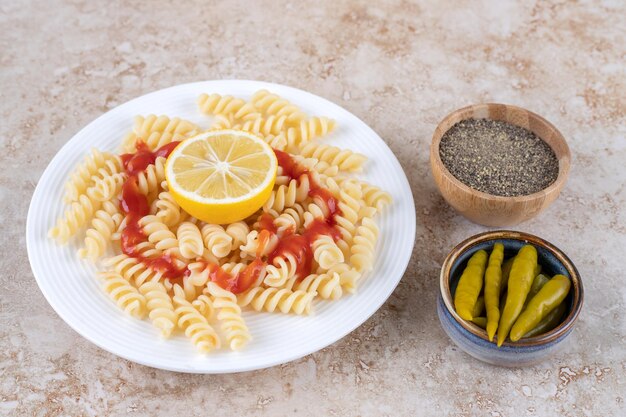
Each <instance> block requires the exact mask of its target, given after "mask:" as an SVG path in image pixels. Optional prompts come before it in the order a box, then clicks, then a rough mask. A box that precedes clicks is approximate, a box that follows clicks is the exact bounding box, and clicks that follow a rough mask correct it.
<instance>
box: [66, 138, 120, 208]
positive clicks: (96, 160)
mask: <svg viewBox="0 0 626 417" xmlns="http://www.w3.org/2000/svg"><path fill="white" fill-rule="evenodd" d="M108 162H111V163H113V164H114V165H115V166H118V167H121V165H122V162H121V159H120V157H119V156H117V155H113V154H111V153H108V152H100V151H99V150H97V149H92V150H91V153H90V154H89V155H87V156H86V157H85V159H84V161H83V162H82V163H81V164H79V165H78V166H77V167H76V168H75V170H74V171H73V172H72V173H71V174H70V178H69V180H67V182H66V183H65V197H64V198H63V200H64V201H65V202H66V203H71V202H73V201H78V199H79V197H80V196H81V195H82V194H84V193H85V192H86V191H87V188H88V187H89V186H90V185H91V184H92V177H93V176H94V175H96V174H97V173H98V170H99V169H101V168H104V167H107V166H109V164H108Z"/></svg>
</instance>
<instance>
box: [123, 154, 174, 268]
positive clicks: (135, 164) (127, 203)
mask: <svg viewBox="0 0 626 417" xmlns="http://www.w3.org/2000/svg"><path fill="white" fill-rule="evenodd" d="M179 143H180V142H171V143H168V144H167V145H164V146H162V147H160V148H159V149H157V150H156V151H154V152H152V151H150V149H149V148H148V146H147V145H146V144H145V143H144V142H142V141H139V142H137V145H136V147H137V152H135V153H133V154H124V155H122V162H123V164H124V169H125V170H126V173H127V174H128V178H127V179H126V181H125V182H124V185H123V187H122V200H121V201H120V207H121V209H122V211H123V212H124V213H126V226H125V227H124V230H122V236H121V246H122V252H123V253H125V254H126V255H128V256H131V257H133V258H137V259H139V260H141V262H143V263H145V264H146V265H147V266H148V267H150V268H152V269H153V270H155V271H159V272H161V273H162V274H163V276H164V277H166V278H169V279H177V278H182V277H183V275H184V273H185V269H181V268H179V267H178V266H177V265H176V262H175V261H176V260H175V259H174V258H173V257H172V256H171V255H168V254H163V255H161V256H159V257H156V258H147V257H145V256H142V255H141V253H139V251H137V245H139V244H140V243H142V242H146V241H147V236H146V235H145V233H144V232H143V229H142V227H141V226H140V225H139V220H140V219H141V218H142V217H143V216H146V215H147V214H148V213H149V212H150V205H149V204H148V199H147V198H146V196H145V195H143V194H141V193H140V192H139V186H138V181H137V176H138V175H139V173H141V172H143V171H144V170H145V169H146V168H147V167H148V166H149V165H151V164H154V162H155V161H156V159H157V158H158V157H160V156H162V157H165V158H166V157H167V156H168V155H169V154H170V153H171V152H172V151H173V150H174V148H175V147H176V146H177V145H178V144H179Z"/></svg>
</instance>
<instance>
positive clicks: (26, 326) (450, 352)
mask: <svg viewBox="0 0 626 417" xmlns="http://www.w3.org/2000/svg"><path fill="white" fill-rule="evenodd" d="M625 45H626V7H625V3H624V2H623V1H621V0H612V1H611V0H605V1H586V2H572V1H549V2H546V1H538V0H537V1H524V2H522V1H519V2H514V1H493V2H486V1H482V2H475V1H453V0H446V1H437V0H431V1H420V2H408V1H394V0H384V1H377V2H365V1H363V2H357V1H340V0H335V1H316V2H298V1H290V2H282V1H281V2H278V1H276V2H271V1H265V2H253V1H249V2H248V1H222V2H209V1H197V2H171V3H168V2H165V1H111V2H95V1H94V2H91V1H86V0H72V1H58V0H55V1H11V0H0V141H1V142H2V151H1V152H0V167H1V172H2V175H1V177H0V196H1V198H2V208H1V210H0V223H1V225H2V235H1V237H0V239H1V241H2V256H1V257H0V263H1V266H2V269H1V270H2V273H1V274H2V275H1V277H0V414H1V415H12V416H13V415H19V416H22V415H36V416H43V415H46V416H61V415H97V416H115V415H123V414H126V413H128V415H155V416H156V415H163V416H169V415H176V414H179V413H182V415H189V416H191V415H215V416H221V415H240V416H253V415H260V416H280V415H301V416H308V415H315V416H320V415H329V416H378V415H381V416H383V415H388V416H413V415H424V416H426V415H451V416H470V415H477V416H492V417H497V416H557V415H559V416H563V415H564V416H578V415H580V416H583V415H585V416H587V415H593V416H624V415H626V406H625V405H624V397H625V396H626V320H625V318H624V309H625V307H626V289H625V288H626V287H625V286H626V278H625V275H624V273H625V267H624V259H625V256H624V255H625V250H626V209H625V208H624V207H625V205H626V189H625V184H626V174H625V166H626V137H625V136H626V117H625V113H626V64H625V62H626V61H625V60H626V46H625ZM220 78H245V79H259V80H267V81H273V82H278V83H284V84H288V85H292V86H295V87H299V88H302V89H305V90H308V91H311V92H313V93H315V94H319V95H321V96H323V97H326V98H328V99H330V100H332V101H334V102H336V103H338V104H340V105H342V106H344V107H345V108H347V109H348V110H350V111H351V112H353V113H355V114H356V115H357V116H359V117H360V118H362V119H363V120H365V121H366V123H368V124H369V125H370V126H372V128H374V130H376V131H377V132H378V133H379V134H380V135H381V136H382V137H383V138H384V139H385V140H386V141H387V143H388V144H389V146H390V147H391V149H392V150H393V151H394V153H395V154H396V155H397V157H398V159H399V160H400V162H401V163H402V166H403V167H404V170H405V171H406V173H407V175H408V177H409V181H410V182H411V186H412V189H413V193H414V196H415V209H416V211H417V214H418V220H417V240H416V245H415V249H414V252H413V258H412V260H411V263H410V265H409V267H408V269H407V271H406V274H405V276H404V278H403V280H402V282H401V283H400V285H399V287H398V288H397V290H396V291H395V293H394V294H393V295H392V296H391V298H390V299H389V301H388V302H387V303H386V304H385V305H384V306H383V307H382V308H381V309H380V311H379V312H378V313H377V314H375V315H374V316H373V317H372V318H371V319H370V320H368V321H367V322H366V323H365V324H364V325H363V326H361V327H360V328H359V329H358V330H356V331H354V332H353V333H352V334H350V335H348V336H347V337H345V338H344V339H343V340H341V341H339V342H338V343H336V344H334V345H333V346H330V347H328V348H327V349H324V350H322V351H320V352H318V353H316V354H313V355H310V356H308V357H305V358H303V359H301V360H299V361H296V362H293V363H289V364H286V365H283V366H278V367H275V368H271V369H267V370H262V371H257V372H251V373H246V374H239V375H222V376H210V375H206V376H203V375H183V374H175V373H170V372H165V371H159V370H155V369H150V368H146V367H143V366H140V365H136V364H133V363H130V362H127V361H125V360H123V359H119V358H117V357H115V356H113V355H111V354H109V353H107V352H105V351H103V350H101V349H99V348H97V347H95V346H93V345H91V344H90V343H89V342H87V341H86V340H84V339H83V338H81V337H80V336H79V335H78V334H76V333H75V332H74V331H73V330H71V329H70V328H69V327H68V326H67V325H65V324H64V323H63V321H62V320H61V319H60V318H59V317H58V316H57V315H56V314H55V312H54V311H53V310H52V309H51V308H50V307H49V305H48V304H47V303H46V301H45V300H44V298H43V296H42V294H41V293H40V291H39V290H38V288H37V285H36V283H35V280H34V278H33V276H32V272H31V270H30V267H29V265H28V260H27V256H26V248H25V242H24V230H25V217H26V212H27V209H28V204H29V201H30V197H31V194H32V192H33V189H34V187H35V185H36V184H37V181H38V178H39V177H40V175H41V173H42V172H43V170H44V168H45V167H46V164H47V163H48V161H49V160H50V159H51V158H52V156H53V155H54V154H55V153H56V152H57V151H58V150H59V149H60V148H61V147H62V146H63V144H64V143H65V142H66V141H67V140H68V139H69V138H70V137H71V136H72V135H73V134H74V133H75V132H77V131H78V130H79V129H80V128H81V127H82V126H84V125H85V124H87V123H89V122H90V121H91V120H93V119H94V118H96V117H97V116H99V115H100V114H102V113H103V112H106V111H107V110H109V109H111V108H113V107H115V106H116V105H118V104H120V103H123V102H125V101H127V100H129V99H131V98H133V97H136V96H139V95H142V94H144V93H148V92H150V91H153V90H156V89H160V88H164V87H168V86H171V85H175V84H180V83H185V82H190V81H196V80H208V79H220ZM483 101H497V102H505V103H512V104H516V105H520V106H523V107H526V108H528V109H530V110H533V111H535V112H537V113H539V114H542V115H544V116H545V117H547V118H548V119H549V120H550V121H552V122H553V123H554V124H555V125H556V126H557V127H559V128H560V130H561V131H562V133H563V134H564V135H565V137H566V138H567V139H568V141H569V144H570V146H571V149H572V152H573V169H572V172H571V177H570V180H569V182H568V184H567V186H566V188H565V190H564V192H563V194H562V196H561V198H560V199H559V200H558V201H557V202H556V203H555V204H554V205H553V206H552V207H551V208H550V209H549V210H548V211H547V212H545V213H544V214H542V215H541V216H540V217H539V218H537V219H536V220H533V221H530V222H528V223H526V224H523V225H520V226H519V227H518V229H520V230H524V231H528V232H531V233H535V234H538V235H540V236H542V237H544V238H546V239H548V240H550V241H552V242H554V243H555V244H556V245H558V246H560V247H561V248H562V249H563V250H564V251H565V252H566V253H567V254H568V255H569V256H570V257H571V258H572V259H573V260H574V262H575V263H576V264H577V266H578V268H579V269H580V272H581V274H582V276H583V278H584V283H585V289H586V304H585V307H584V310H583V313H582V315H581V317H580V321H579V323H578V326H577V328H576V329H575V331H574V332H573V334H572V336H571V343H570V344H569V345H568V346H567V347H566V349H565V350H564V351H563V352H562V353H560V354H559V355H558V356H556V357H555V358H553V359H552V360H550V361H547V362H545V363H543V364H541V365H538V366H535V367H531V368H526V369H517V370H508V369H500V368H495V367H491V366H488V365H484V364H482V363H480V362H477V361H475V360H473V359H472V358H470V357H468V356H467V355H465V354H464V353H463V352H461V351H459V350H458V349H457V348H456V347H455V346H453V345H452V344H451V343H450V341H449V340H448V339H447V338H446V336H445V334H444V333H443V332H442V330H441V329H440V327H439V323H438V320H437V318H436V313H435V297H436V291H437V276H438V271H439V268H440V264H441V262H442V260H443V258H444V257H445V255H446V254H447V252H448V251H449V250H450V249H451V248H452V247H453V246H454V245H455V244H456V243H458V242H459V241H460V240H462V239H464V238H466V237H467V236H469V235H471V234H474V233H477V232H480V231H483V230H485V228H483V227H480V226H477V225H474V224H472V223H470V222H468V221H466V220H465V219H463V218H461V217H459V216H458V215H456V214H455V213H454V212H453V211H452V210H451V209H450V208H449V207H448V206H447V205H446V204H445V202H444V201H443V200H442V198H441V197H440V195H439V194H438V192H437V190H436V188H435V186H434V183H433V180H432V177H431V175H430V171H429V166H428V145H429V142H430V137H431V134H432V132H433V130H434V128H435V126H436V124H437V123H438V121H439V120H440V119H441V118H443V117H444V116H445V115H446V114H447V113H448V112H450V111H452V110H454V109H456V108H458V107H461V106H464V105H467V104H470V103H477V102H483Z"/></svg>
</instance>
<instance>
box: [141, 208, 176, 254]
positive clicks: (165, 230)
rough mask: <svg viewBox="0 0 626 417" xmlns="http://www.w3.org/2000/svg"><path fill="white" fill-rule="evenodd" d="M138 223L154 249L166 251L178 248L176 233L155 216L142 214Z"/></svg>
mask: <svg viewBox="0 0 626 417" xmlns="http://www.w3.org/2000/svg"><path fill="white" fill-rule="evenodd" d="M139 225H140V226H141V227H142V228H143V232H144V233H145V234H146V236H148V240H149V241H150V243H152V244H154V246H155V248H156V249H158V250H161V251H166V250H171V249H178V248H179V243H178V238H177V237H176V235H175V234H174V233H173V232H172V231H171V230H170V229H169V227H167V226H166V225H165V224H164V223H163V222H162V221H161V219H159V218H158V217H157V216H155V215H148V216H144V217H142V218H141V219H140V220H139Z"/></svg>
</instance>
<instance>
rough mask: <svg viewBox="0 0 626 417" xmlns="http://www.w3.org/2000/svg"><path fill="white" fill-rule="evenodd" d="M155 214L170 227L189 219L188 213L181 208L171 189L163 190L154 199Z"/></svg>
mask: <svg viewBox="0 0 626 417" xmlns="http://www.w3.org/2000/svg"><path fill="white" fill-rule="evenodd" d="M154 206H155V209H156V210H155V213H154V214H155V215H156V216H157V217H158V218H159V220H161V222H163V224H165V225H166V226H168V227H174V226H175V225H177V224H179V223H180V222H182V221H184V220H185V219H187V217H188V215H187V213H186V212H185V211H183V209H181V208H180V206H179V205H178V203H177V202H176V200H174V197H173V196H172V194H170V193H169V191H162V192H161V193H159V197H158V198H157V199H156V200H155V201H154Z"/></svg>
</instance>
